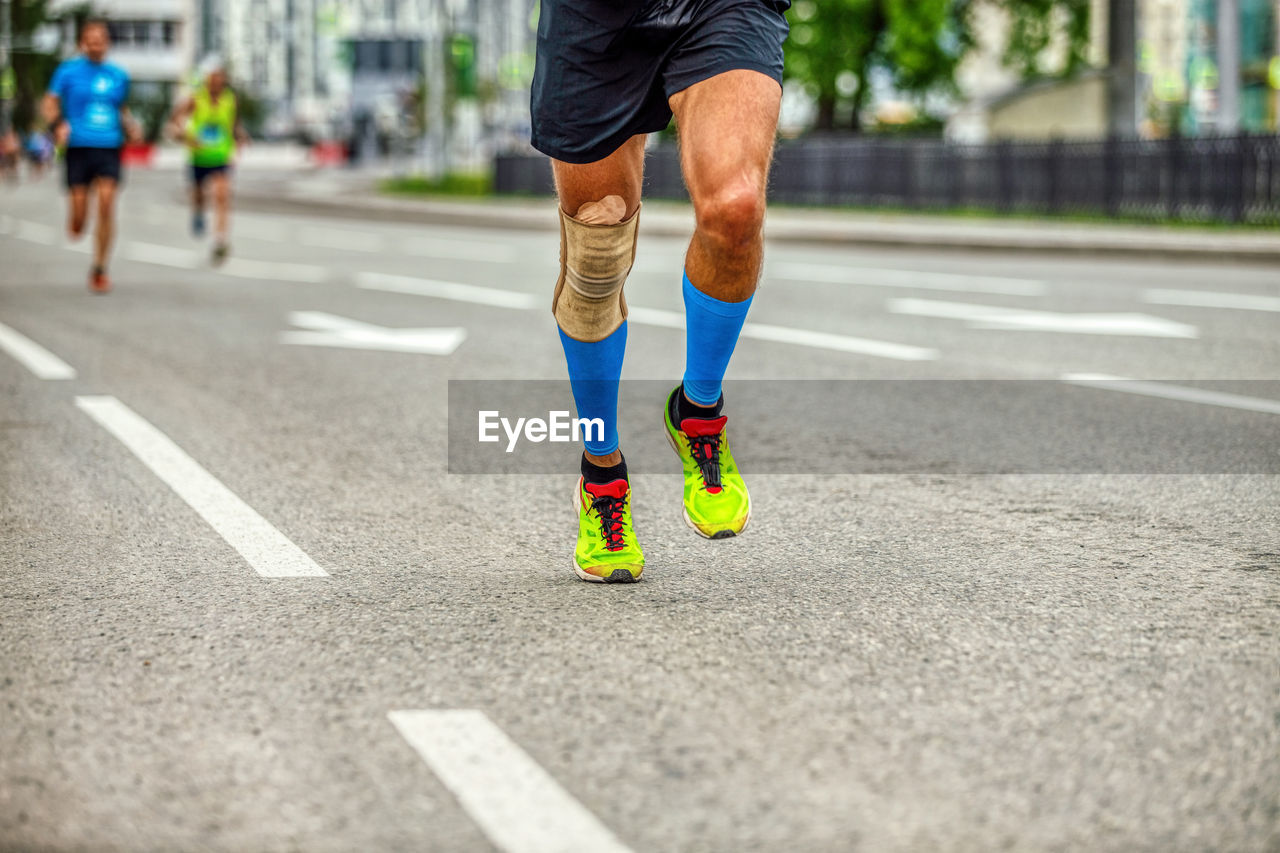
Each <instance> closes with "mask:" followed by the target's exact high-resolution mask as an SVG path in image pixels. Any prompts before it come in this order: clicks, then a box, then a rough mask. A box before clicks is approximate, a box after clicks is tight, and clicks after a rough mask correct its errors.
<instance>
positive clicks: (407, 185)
mask: <svg viewBox="0 0 1280 853" xmlns="http://www.w3.org/2000/svg"><path fill="white" fill-rule="evenodd" d="M379 188H380V189H381V190H382V191H383V192H387V193H401V194H405V195H454V196H457V195H462V196H487V195H490V194H492V193H493V175H491V174H489V173H488V172H451V173H450V174H448V175H445V176H444V177H442V178H435V179H432V178H425V177H422V176H416V175H415V176H412V177H406V178H389V179H387V180H385V181H383V182H382V183H381V184H380V185H379Z"/></svg>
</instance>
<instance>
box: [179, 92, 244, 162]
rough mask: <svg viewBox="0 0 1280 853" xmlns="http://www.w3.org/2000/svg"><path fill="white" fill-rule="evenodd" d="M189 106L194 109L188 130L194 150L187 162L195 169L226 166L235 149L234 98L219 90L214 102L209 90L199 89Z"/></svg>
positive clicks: (230, 94)
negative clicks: (194, 143) (193, 138)
mask: <svg viewBox="0 0 1280 853" xmlns="http://www.w3.org/2000/svg"><path fill="white" fill-rule="evenodd" d="M192 103H193V104H194V106H195V109H194V110H192V112H191V121H190V123H189V124H188V128H189V130H190V133H191V135H192V136H194V137H195V140H196V147H195V148H193V149H192V151H191V162H192V163H194V164H195V165H197V166H225V165H227V164H228V163H230V162H231V155H232V154H233V153H235V148H236V143H235V125H236V96H235V95H233V94H232V93H231V90H230V89H223V90H222V93H221V94H220V95H218V100H217V101H216V102H215V101H214V100H213V98H211V97H210V96H209V90H208V89H207V88H205V87H204V86H201V87H200V88H199V89H196V92H195V96H194V97H193V98H192Z"/></svg>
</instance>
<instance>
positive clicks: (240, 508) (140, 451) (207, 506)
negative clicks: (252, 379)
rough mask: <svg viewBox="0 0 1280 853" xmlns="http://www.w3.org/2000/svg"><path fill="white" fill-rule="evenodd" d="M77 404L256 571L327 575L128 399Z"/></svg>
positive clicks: (89, 400) (81, 399)
mask: <svg viewBox="0 0 1280 853" xmlns="http://www.w3.org/2000/svg"><path fill="white" fill-rule="evenodd" d="M76 406H77V407H78V408H79V409H80V410H81V411H83V412H84V413H85V414H87V415H88V416H89V417H91V418H93V419H94V420H95V421H97V422H98V423H99V424H100V425H101V426H102V427H103V428H104V429H106V431H107V432H109V433H111V434H112V435H114V436H115V437H116V438H118V439H120V442H121V443H122V444H124V446H125V447H127V448H129V450H130V451H131V452H132V453H133V455H134V456H136V457H138V459H139V460H141V461H142V464H144V465H146V466H147V467H148V468H150V469H151V471H152V473H154V474H155V475H156V476H157V477H159V478H160V479H161V481H163V482H164V484H165V485H167V486H168V487H169V488H171V489H173V490H174V491H175V492H177V494H178V497H180V498H182V499H183V500H184V501H186V503H187V505H188V506H190V507H191V508H192V509H194V510H195V511H196V513H197V514H198V515H199V516H200V517H201V518H203V519H204V520H205V521H206V522H207V523H208V525H209V526H210V527H212V528H213V529H214V530H215V531H217V533H218V535H219V536H221V537H222V538H223V539H225V540H226V542H227V544H228V545H230V546H231V547H232V548H234V549H235V550H236V552H237V553H239V554H240V556H241V557H244V559H245V561H246V562H248V564H249V565H250V566H253V568H254V570H255V571H256V572H257V573H258V574H260V575H262V576H263V577H267V578H294V577H323V576H325V575H327V574H328V573H327V572H326V571H325V570H324V569H322V568H320V567H319V566H317V565H316V564H315V562H314V561H313V560H312V559H311V558H310V557H308V556H307V555H306V554H305V553H303V552H302V549H300V548H299V547H298V546H297V545H294V544H293V543H292V542H291V541H289V539H288V537H286V536H285V535H284V534H283V533H281V532H280V531H279V530H277V529H275V528H274V527H272V526H271V523H270V522H268V521H267V520H266V519H265V518H263V517H262V516H260V515H258V513H257V512H255V511H254V509H253V507H251V506H249V505H248V504H247V503H245V502H244V501H242V500H240V498H238V497H237V496H236V495H235V493H234V492H232V491H231V490H230V489H228V488H227V487H226V486H224V485H223V484H222V483H221V482H219V481H218V479H217V478H216V477H214V476H213V475H212V474H210V473H209V472H208V471H206V470H205V469H204V468H203V467H201V465H200V463H199V462H196V461H195V460H194V459H192V458H191V457H190V456H188V455H187V454H186V453H185V452H184V451H183V449H182V448H181V447H179V446H178V445H176V444H174V443H173V441H172V440H171V439H170V438H169V437H168V436H167V435H165V434H164V433H162V432H161V431H160V430H158V429H156V428H155V427H154V426H152V425H151V424H150V423H148V422H147V421H146V420H145V419H143V418H142V417H141V416H140V415H138V414H137V413H136V412H134V411H133V410H132V409H130V408H129V407H128V406H126V405H125V404H124V403H121V402H120V401H119V400H117V399H116V398H115V397H76Z"/></svg>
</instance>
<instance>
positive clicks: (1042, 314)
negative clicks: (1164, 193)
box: [888, 299, 1200, 338]
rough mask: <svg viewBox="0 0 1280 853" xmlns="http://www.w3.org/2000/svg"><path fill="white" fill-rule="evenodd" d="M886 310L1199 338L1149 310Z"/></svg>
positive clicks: (1018, 325)
mask: <svg viewBox="0 0 1280 853" xmlns="http://www.w3.org/2000/svg"><path fill="white" fill-rule="evenodd" d="M888 307H889V310H890V311H891V312H893V313H895V314H909V315H913V316H916V317H941V318H944V319H948V320H963V321H965V322H966V323H968V325H969V327H970V328H973V329H1000V330H1004V331H1029V332H1063V333H1066V334H1074V335H1134V336H1139V337H1152V338H1198V337H1199V336H1200V330H1199V329H1197V328H1196V327H1195V326H1190V325H1187V324H1186V323H1175V322H1174V321H1173V320H1166V319H1164V318H1163V317H1153V316H1151V315H1150V314H1064V313H1060V312H1056V311H1028V310H1024V309H1022V308H998V307H995V306H992V305H971V304H968V303H964V302H942V301H938V300H935V299H890V300H889V306H888Z"/></svg>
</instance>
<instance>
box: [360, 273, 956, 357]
mask: <svg viewBox="0 0 1280 853" xmlns="http://www.w3.org/2000/svg"><path fill="white" fill-rule="evenodd" d="M356 284H357V285H358V286H359V287H361V288H363V289H365V290H383V291H387V292H389V293H406V294H410V295H413V296H427V297H431V298H434V299H450V300H453V301H456V302H471V303H474V304H478V305H492V306H496V307H499V308H515V309H520V310H530V309H534V308H538V307H540V306H546V305H547V300H545V299H543V298H541V297H538V296H534V295H533V294H531V293H522V292H520V291H515V290H502V289H499V288H495V287H477V286H475V285H472V284H462V283H461V282H454V281H435V280H431V279H421V278H411V277H409V276H402V275H387V274H385V273H372V272H362V273H359V274H358V275H357V276H356ZM627 320H628V322H631V323H638V324H640V325H645V326H660V327H662V328H666V329H683V328H684V314H682V313H680V312H679V311H666V310H664V309H661V308H644V307H642V306H639V305H628V306H627ZM742 337H744V338H754V339H755V340H760V341H770V342H771V343H783V344H793V345H795V346H805V347H815V348H818V349H827V350H834V351H836V352H850V353H857V354H859V355H870V356H875V357H877V358H891V359H896V360H898V361H933V360H934V359H936V358H938V351H937V350H934V349H929V348H927V347H917V346H910V345H908V344H898V343H893V342H890V341H877V340H871V339H869V338H856V337H852V336H849V335H835V334H830V333H827V332H813V331H809V330H808V329H793V328H790V327H787V326H772V325H769V324H766V323H747V324H746V325H744V326H743V327H742Z"/></svg>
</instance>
